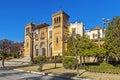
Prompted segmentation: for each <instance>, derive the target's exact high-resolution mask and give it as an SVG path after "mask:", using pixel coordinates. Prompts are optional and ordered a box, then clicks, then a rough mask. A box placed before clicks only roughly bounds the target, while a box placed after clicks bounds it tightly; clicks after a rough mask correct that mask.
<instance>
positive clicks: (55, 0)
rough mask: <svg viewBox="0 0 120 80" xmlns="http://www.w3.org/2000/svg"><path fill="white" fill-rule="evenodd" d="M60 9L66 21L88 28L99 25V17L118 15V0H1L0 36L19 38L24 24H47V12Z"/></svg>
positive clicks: (0, 37)
mask: <svg viewBox="0 0 120 80" xmlns="http://www.w3.org/2000/svg"><path fill="white" fill-rule="evenodd" d="M60 9H62V10H64V11H65V12H66V13H67V14H68V15H69V16H70V20H69V23H73V22H76V21H78V22H83V23H84V24H85V29H91V28H93V27H94V26H97V25H98V26H101V27H103V25H102V20H101V18H103V17H104V18H107V19H112V17H113V16H120V0H1V1H0V39H4V38H7V39H10V40H13V41H18V42H22V41H24V28H25V25H26V24H28V23H30V22H31V21H32V22H34V23H36V24H39V23H43V22H46V23H48V24H50V25H51V15H52V14H53V13H55V12H57V11H59V10H60Z"/></svg>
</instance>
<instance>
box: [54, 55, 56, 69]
mask: <svg viewBox="0 0 120 80" xmlns="http://www.w3.org/2000/svg"><path fill="white" fill-rule="evenodd" d="M54 58H55V59H54V60H55V69H56V56H55V57H54Z"/></svg>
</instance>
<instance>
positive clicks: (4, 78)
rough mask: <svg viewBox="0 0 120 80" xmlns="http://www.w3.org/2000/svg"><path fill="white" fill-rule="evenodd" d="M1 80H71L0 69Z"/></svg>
mask: <svg viewBox="0 0 120 80" xmlns="http://www.w3.org/2000/svg"><path fill="white" fill-rule="evenodd" d="M0 80H69V79H65V78H60V77H54V76H44V75H38V74H33V73H30V72H28V73H27V72H24V71H15V70H11V69H0Z"/></svg>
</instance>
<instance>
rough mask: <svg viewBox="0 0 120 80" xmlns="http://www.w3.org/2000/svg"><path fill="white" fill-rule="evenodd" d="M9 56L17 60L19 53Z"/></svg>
mask: <svg viewBox="0 0 120 80" xmlns="http://www.w3.org/2000/svg"><path fill="white" fill-rule="evenodd" d="M11 55H12V57H14V58H18V57H19V53H17V52H13V53H12V54H11Z"/></svg>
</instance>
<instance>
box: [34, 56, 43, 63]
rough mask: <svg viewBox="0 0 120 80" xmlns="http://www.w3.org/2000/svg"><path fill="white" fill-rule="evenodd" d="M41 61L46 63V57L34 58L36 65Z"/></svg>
mask: <svg viewBox="0 0 120 80" xmlns="http://www.w3.org/2000/svg"><path fill="white" fill-rule="evenodd" d="M40 61H42V62H44V61H45V57H43V56H36V57H35V58H34V63H35V64H39V63H40Z"/></svg>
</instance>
